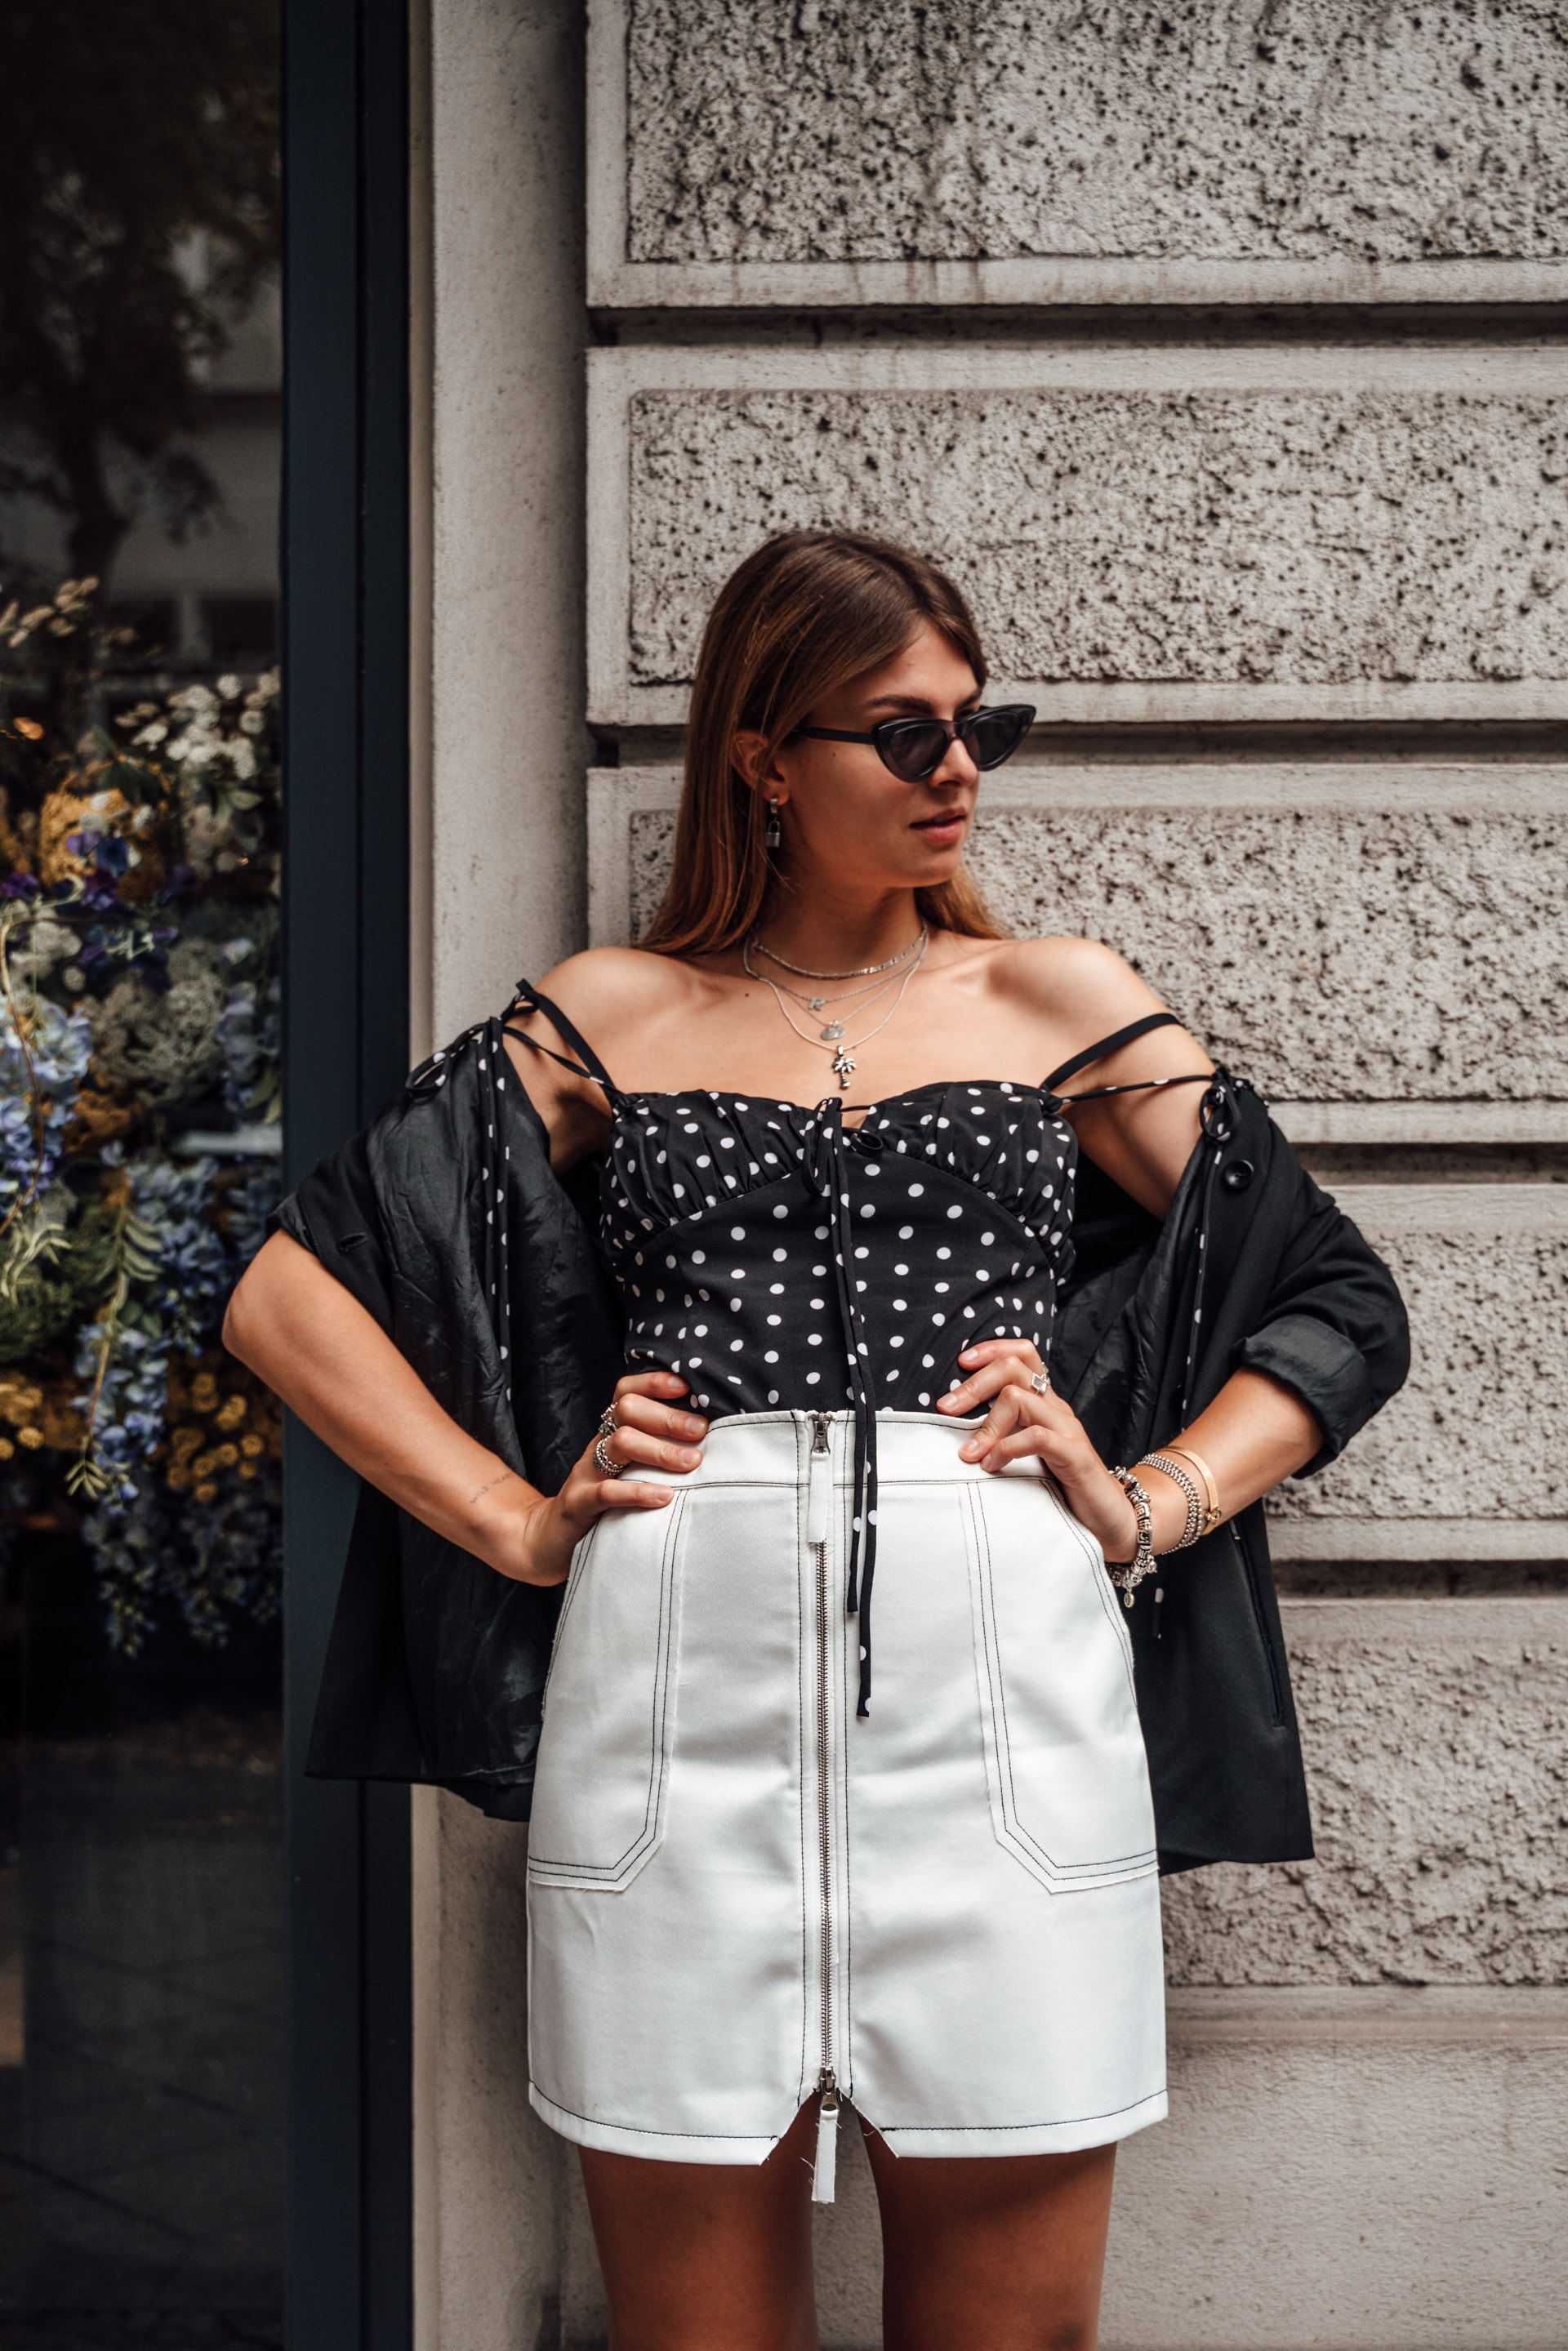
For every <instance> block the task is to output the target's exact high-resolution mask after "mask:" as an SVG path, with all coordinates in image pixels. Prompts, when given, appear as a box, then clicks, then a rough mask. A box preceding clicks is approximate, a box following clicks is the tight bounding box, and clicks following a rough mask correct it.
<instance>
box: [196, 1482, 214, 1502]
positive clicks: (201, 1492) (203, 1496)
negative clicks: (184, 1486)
mask: <svg viewBox="0 0 1568 2351" xmlns="http://www.w3.org/2000/svg"><path fill="white" fill-rule="evenodd" d="M196 1499H197V1501H198V1502H215V1501H216V1500H217V1499H218V1489H217V1488H216V1487H215V1486H214V1485H211V1484H206V1485H201V1486H198V1487H197V1488H196Z"/></svg>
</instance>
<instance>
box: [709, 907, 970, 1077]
mask: <svg viewBox="0 0 1568 2351" xmlns="http://www.w3.org/2000/svg"><path fill="white" fill-rule="evenodd" d="M930 944H931V934H930V932H929V931H927V930H925V928H924V927H922V929H921V932H920V935H919V936H918V938H915V939H912V940H911V941H910V943H909V945H908V946H906V947H901V948H900V949H899V951H898V953H897V954H896V955H895V956H888V958H887V960H886V962H885V963H867V964H862V965H860V966H859V967H857V968H856V969H855V970H852V971H810V970H808V969H807V968H806V967H805V966H804V965H802V964H798V963H790V962H789V960H788V959H787V957H785V956H781V955H779V954H778V953H777V952H776V950H775V949H774V948H772V947H768V946H763V944H762V941H761V940H760V939H758V938H748V939H747V941H746V943H745V945H744V946H742V948H741V951H740V960H741V964H742V966H743V967H744V968H745V970H746V972H747V975H748V976H749V977H751V978H752V979H759V980H760V981H761V982H762V985H763V986H764V987H770V988H771V989H772V991H773V1000H774V1002H775V1003H776V1004H777V1005H778V1007H779V1011H780V1012H781V1013H782V1014H783V1015H784V1018H785V1019H786V1020H787V1021H788V1022H789V1026H790V1028H791V1029H793V1030H794V1031H795V1034H796V1036H797V1037H799V1038H800V1041H801V1043H802V1044H805V1045H815V1046H817V1047H818V1048H819V1049H820V1050H821V1051H822V1052H824V1053H830V1052H831V1054H832V1057H833V1075H834V1076H835V1077H836V1078H837V1080H838V1081H839V1090H840V1092H845V1091H847V1089H848V1086H849V1082H850V1079H851V1077H852V1075H853V1073H854V1070H855V1066H856V1065H855V1061H854V1059H853V1052H852V1046H853V1048H854V1049H858V1048H859V1047H861V1046H862V1045H868V1044H869V1043H870V1042H871V1040H872V1039H873V1037H876V1036H879V1035H880V1034H881V1032H882V1031H883V1029H885V1028H886V1026H887V1024H888V1022H889V1021H890V1020H891V1019H892V1018H893V1016H894V1013H895V1012H896V1011H897V1009H898V1008H899V1006H900V1005H901V1004H902V1003H903V1001H904V989H905V988H906V987H908V986H909V983H910V981H911V980H912V979H913V978H914V977H915V973H916V972H917V971H918V970H919V968H920V967H921V965H922V963H923V962H924V961H925V950H926V948H927V947H928V946H929V945H930ZM754 948H755V949H756V951H757V953H758V955H764V956H767V957H768V961H769V962H770V963H776V964H779V965H782V967H783V968H784V969H785V970H786V971H792V972H795V973H797V974H798V975H799V976H800V978H802V979H861V978H863V977H865V975H866V974H867V973H868V972H872V973H878V972H886V973H887V974H888V975H889V977H887V978H885V979H873V980H872V981H871V983H870V985H869V986H868V987H847V988H845V989H843V990H842V991H841V994H840V995H838V996H808V995H807V994H806V993H805V991H804V990H803V989H801V988H799V987H789V984H788V983H787V982H780V981H779V980H776V979H772V978H770V977H768V973H767V972H765V971H758V968H757V966H756V964H755V963H754V962H753V961H752V959H751V958H752V950H753V949H754ZM900 967H902V968H900ZM892 987H896V988H897V990H898V993H897V995H896V996H895V997H894V999H893V1002H892V1003H891V1004H890V1005H889V1006H888V1008H887V1010H886V1011H885V1012H884V1013H883V1016H882V1019H880V1020H879V1021H878V1022H877V1024H876V1026H875V1028H874V1029H866V1030H865V1031H864V1032H863V1034H862V1035H861V1036H859V1037H856V1038H855V1039H853V1040H852V1046H851V1045H846V1044H845V1043H844V1042H843V1034H844V1029H845V1027H846V1025H847V1023H846V1022H845V1021H842V1020H832V1019H830V1020H827V1021H824V1022H823V1023H822V1025H821V1028H820V1029H819V1030H818V1032H817V1034H816V1036H815V1037H810V1036H808V1035H807V1033H806V1031H805V1029H802V1028H801V1026H800V1022H799V1021H798V1020H797V1019H796V1018H795V1016H794V1014H793V1013H792V1012H791V1011H790V1009H789V1005H788V1003H786V1001H785V998H787V997H793V998H794V1000H795V1002H796V1003H797V1004H800V1005H803V1006H804V1007H805V1008H806V1010H807V1011H808V1012H821V1011H822V1010H823V1008H825V1007H828V1006H831V1005H834V1004H841V1003H844V1002H846V1001H847V1000H848V999H849V998H852V997H862V996H869V997H870V998H871V1003H869V1004H862V1006H861V1008H860V1009H861V1011H862V1013H863V1012H869V1011H870V1010H871V1009H872V1008H873V1005H875V1004H876V1003H877V1002H878V1000H879V999H880V998H882V997H883V996H885V995H886V993H887V991H888V989H889V988H892ZM853 1017H854V1016H853V1015H852V1016H851V1018H853Z"/></svg>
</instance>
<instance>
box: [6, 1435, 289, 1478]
mask: <svg viewBox="0 0 1568 2351" xmlns="http://www.w3.org/2000/svg"><path fill="white" fill-rule="evenodd" d="M15 1452H16V1447H15V1446H14V1445H13V1444H12V1442H11V1440H10V1438H9V1437H0V1461H9V1460H10V1458H11V1457H12V1455H13V1454H14V1453H15ZM255 1475H256V1472H255V1470H254V1469H253V1470H252V1471H251V1476H252V1477H253V1478H254V1477H255Z"/></svg>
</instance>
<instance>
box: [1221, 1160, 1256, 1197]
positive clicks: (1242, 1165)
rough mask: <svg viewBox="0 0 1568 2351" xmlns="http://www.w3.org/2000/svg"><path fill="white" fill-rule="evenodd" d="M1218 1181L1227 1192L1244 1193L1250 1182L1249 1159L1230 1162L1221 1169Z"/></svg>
mask: <svg viewBox="0 0 1568 2351" xmlns="http://www.w3.org/2000/svg"><path fill="white" fill-rule="evenodd" d="M1219 1180H1220V1182H1221V1183H1222V1184H1223V1185H1224V1186H1225V1188H1226V1190H1227V1191H1228V1192H1245V1190H1246V1189H1247V1186H1249V1184H1250V1182H1251V1181H1252V1162H1251V1161H1250V1159H1233V1160H1231V1162H1230V1164H1229V1165H1228V1166H1227V1167H1223V1168H1221V1170H1220V1174H1219Z"/></svg>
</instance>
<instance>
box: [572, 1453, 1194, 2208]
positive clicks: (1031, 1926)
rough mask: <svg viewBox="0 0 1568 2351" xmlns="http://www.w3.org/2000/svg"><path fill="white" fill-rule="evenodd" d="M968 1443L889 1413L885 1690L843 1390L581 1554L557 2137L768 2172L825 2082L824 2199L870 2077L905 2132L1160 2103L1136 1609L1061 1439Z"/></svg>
mask: <svg viewBox="0 0 1568 2351" xmlns="http://www.w3.org/2000/svg"><path fill="white" fill-rule="evenodd" d="M967 1433H968V1432H967V1429H966V1428H965V1427H964V1426H961V1425H957V1424H955V1423H954V1422H951V1421H947V1420H944V1419H942V1418H941V1417H939V1416H937V1415H936V1414H933V1413H913V1412H911V1413H902V1412H889V1413H883V1414H879V1415H878V1416H877V1452H878V1464H879V1488H880V1490H879V1499H878V1510H877V1530H878V1534H877V1567H876V1582H875V1684H874V1690H873V1699H872V1710H871V1712H870V1714H869V1715H867V1716H863V1717H857V1716H856V1713H855V1698H856V1691H857V1687H858V1681H859V1637H858V1625H857V1620H856V1618H855V1617H853V1616H851V1615H849V1614H847V1613H846V1609H845V1596H846V1571H847V1563H848V1555H849V1526H850V1511H851V1508H852V1447H853V1423H852V1418H851V1416H850V1415H849V1414H848V1413H842V1412H841V1413H835V1414H812V1413H809V1412H783V1411H779V1412H763V1413H747V1414H737V1415H736V1416H734V1417H732V1418H725V1419H720V1420H717V1421H716V1422H715V1423H714V1425H713V1426H712V1428H711V1430H710V1432H709V1434H708V1437H707V1438H706V1448H705V1458H704V1460H703V1464H702V1466H701V1468H698V1469H696V1470H695V1471H693V1472H692V1473H691V1474H690V1475H689V1476H686V1477H683V1478H679V1479H665V1480H664V1482H667V1483H670V1484H672V1485H674V1488H675V1499H674V1501H673V1502H672V1503H671V1504H670V1505H669V1507H668V1508H667V1509H665V1510H638V1511H630V1510H628V1511H618V1510H612V1511H610V1512H608V1513H606V1515H605V1516H604V1517H602V1518H601V1519H600V1520H598V1521H597V1522H596V1524H595V1525H594V1527H593V1528H592V1530H591V1532H590V1533H589V1534H588V1535H587V1536H586V1537H585V1538H584V1540H583V1541H582V1542H581V1543H580V1544H579V1546H578V1548H577V1550H576V1552H575V1553H574V1554H573V1557H572V1562H571V1573H570V1578H569V1581H568V1583H567V1588H566V1594H565V1599H564V1604H563V1606H562V1610H561V1617H560V1625H559V1631H558V1634H557V1636H556V1645H555V1652H554V1656H553V1658H552V1661H551V1666H550V1673H549V1682H548V1684H547V1687H546V1691H545V1718H544V1729H543V1734H542V1737H541V1740H540V1745H539V1755H538V1788H537V1792H536V1795H535V1801H534V1813H533V1822H532V1825H531V1828H530V1831H529V1855H528V1996H529V2009H530V2015H529V2050H530V2075H531V2089H530V2095H531V2096H532V2100H533V2104H534V2105H535V2107H536V2108H537V2110H538V2113H539V2114H540V2115H541V2116H543V2117H544V2119H545V2120H546V2122H548V2123H549V2124H551V2125H552V2126H553V2127H554V2128H555V2129H557V2130H558V2131H559V2132H561V2133H562V2134H563V2135H564V2136H565V2137H568V2138H570V2139H575V2140H577V2141H578V2142H580V2144H581V2145H583V2146H585V2147H603V2148H609V2149H612V2150H614V2151H616V2152H618V2153H621V2154H625V2155H641V2156H648V2157H651V2158H655V2159H659V2160H663V2161H667V2162H669V2161H676V2162H686V2163H692V2162H696V2163H742V2164H756V2163H760V2162H762V2161H763V2160H764V2158H766V2157H767V2156H768V2153H769V2152H770V2150H771V2149H772V2148H773V2147H776V2146H777V2145H778V2143H779V2139H780V2138H781V2137H783V2135H784V2133H785V2132H786V2131H787V2130H788V2129H789V2126H790V2124H791V2123H792V2122H793V2121H794V2119H795V2116H796V2115H797V2114H798V2112H799V2111H800V2107H801V2105H803V2104H805V2103H806V2102H807V2101H810V2100H814V2101H816V2102H817V2103H818V2107H819V2135H818V2144H819V2161H818V2166H817V2171H818V2179H817V2189H816V2193H817V2194H818V2196H819V2197H820V2198H821V2197H824V2196H827V2195H831V2174H832V2148H833V2137H832V2132H833V2127H834V2125H835V2122H836V2116H837V2110H838V2106H839V2104H840V2101H841V2100H842V2101H846V2102H852V2104H853V2105H854V2106H855V2107H856V2108H857V2110H858V2111H859V2113H860V2114H861V2115H862V2116H863V2117H864V2118H865V2120H866V2121H867V2122H868V2123H870V2124H871V2125H872V2126H873V2128H874V2129H875V2130H877V2131H878V2132H879V2133H880V2134H881V2135H882V2137H883V2138H884V2139H885V2140H886V2141H887V2144H888V2146H889V2147H891V2148H892V2149H893V2151H894V2153H895V2154H898V2155H911V2156H988V2155H1030V2154H1044V2153H1052V2152H1061V2151H1065V2150H1068V2149H1071V2148H1077V2147H1098V2146H1102V2145H1103V2144H1105V2143H1106V2142H1108V2141H1110V2140H1113V2139H1119V2138H1124V2137H1126V2136H1127V2135H1128V2134H1129V2133H1130V2132H1132V2131H1135V2130H1140V2129H1142V2128H1143V2126H1145V2124H1146V2123H1152V2122H1155V2121H1157V2120H1158V2119H1159V2118H1160V2117H1161V2116H1163V2115H1164V2113H1165V2111H1166V2088H1165V2005H1164V1980H1163V1967H1162V1955H1161V1943H1160V1910H1159V1887H1158V1881H1157V1876H1156V1860H1155V1825H1154V1811H1153V1806H1152V1803H1151V1801H1150V1795H1149V1777H1148V1767H1147V1763H1146V1761H1145V1753H1144V1743H1143V1738H1142V1734H1141V1732H1140V1729H1139V1727H1138V1714H1137V1707H1136V1703H1135V1700H1134V1690H1133V1657H1132V1647H1131V1644H1130V1642H1129V1640H1128V1637H1127V1631H1126V1626H1125V1625H1124V1622H1123V1611H1122V1608H1121V1605H1120V1603H1119V1601H1118V1597H1117V1594H1116V1592H1115V1590H1114V1588H1113V1585H1112V1583H1111V1580H1110V1578H1109V1576H1108V1574H1107V1573H1106V1570H1105V1563H1104V1560H1103V1555H1102V1553H1101V1552H1100V1549H1099V1546H1098V1545H1097V1544H1096V1542H1095V1541H1094V1540H1093V1538H1092V1536H1091V1535H1089V1534H1088V1533H1086V1532H1085V1531H1084V1530H1083V1528H1082V1527H1081V1526H1080V1525H1079V1524H1078V1522H1077V1521H1076V1520H1074V1519H1073V1518H1072V1517H1071V1515H1070V1514H1069V1512H1068V1511H1067V1510H1064V1509H1063V1508H1062V1506H1061V1502H1060V1501H1059V1500H1058V1499H1057V1498H1056V1496H1055V1494H1054V1493H1053V1492H1052V1490H1051V1488H1050V1486H1048V1485H1047V1484H1046V1483H1045V1481H1044V1480H1043V1479H1042V1478H1041V1477H1040V1474H1039V1472H1038V1469H1037V1468H1036V1467H1035V1465H1033V1464H1032V1463H1025V1462H1019V1463H1015V1464H1013V1465H1011V1466H1010V1467H1009V1468H1008V1469H1006V1470H1004V1471H1003V1472H1001V1473H1000V1474H999V1475H992V1474H990V1473H988V1472H987V1471H985V1470H983V1469H981V1468H977V1466H976V1465H974V1464H972V1463H969V1462H966V1461H961V1460H960V1459H959V1458H958V1447H959V1446H960V1444H961V1443H962V1442H963V1440H964V1437H965V1436H966V1435H967ZM632 1475H634V1476H635V1475H642V1476H652V1475H653V1473H652V1472H638V1471H633V1472H632Z"/></svg>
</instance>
